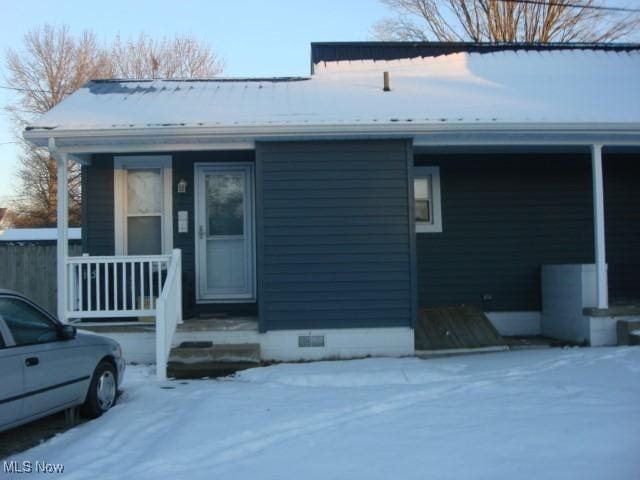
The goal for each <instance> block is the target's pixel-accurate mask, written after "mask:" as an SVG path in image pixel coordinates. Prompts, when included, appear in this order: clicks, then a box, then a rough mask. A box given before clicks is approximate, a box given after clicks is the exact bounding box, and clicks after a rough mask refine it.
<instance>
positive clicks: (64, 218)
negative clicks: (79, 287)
mask: <svg viewBox="0 0 640 480" xmlns="http://www.w3.org/2000/svg"><path fill="white" fill-rule="evenodd" d="M49 152H50V153H51V155H52V156H53V158H54V159H55V160H56V164H57V166H58V180H57V182H58V209H57V210H58V211H57V217H58V218H57V227H58V235H57V266H56V271H57V286H58V291H57V304H58V311H57V313H58V319H59V320H60V321H61V322H64V323H67V318H66V302H67V275H66V266H67V257H68V256H69V241H68V226H69V178H68V177H69V173H68V172H69V170H68V164H69V161H68V158H67V154H66V153H63V152H60V151H59V150H58V147H57V146H56V141H55V139H54V138H53V137H51V138H49Z"/></svg>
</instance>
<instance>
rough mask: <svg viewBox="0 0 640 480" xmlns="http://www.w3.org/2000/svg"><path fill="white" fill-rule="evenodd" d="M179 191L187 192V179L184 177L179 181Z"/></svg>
mask: <svg viewBox="0 0 640 480" xmlns="http://www.w3.org/2000/svg"><path fill="white" fill-rule="evenodd" d="M178 193H187V181H186V180H185V179H184V178H181V179H180V181H179V182H178Z"/></svg>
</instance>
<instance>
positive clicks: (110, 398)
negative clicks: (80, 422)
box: [81, 361, 118, 418]
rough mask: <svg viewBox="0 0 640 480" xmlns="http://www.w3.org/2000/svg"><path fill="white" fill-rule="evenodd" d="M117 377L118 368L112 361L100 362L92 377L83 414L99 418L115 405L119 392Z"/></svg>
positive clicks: (82, 410) (83, 406)
mask: <svg viewBox="0 0 640 480" xmlns="http://www.w3.org/2000/svg"><path fill="white" fill-rule="evenodd" d="M116 379H117V377H116V369H115V368H114V366H113V365H111V363H109V362H106V361H103V362H100V363H99V364H98V366H97V367H96V370H95V371H94V372H93V377H91V385H89V392H88V393H87V399H86V400H85V402H84V404H83V405H82V408H81V413H82V415H84V416H85V417H89V418H98V417H99V416H100V415H102V414H103V413H104V412H106V411H107V410H109V409H110V408H111V407H113V405H114V404H115V403H116V395H117V392H118V381H117V380H116Z"/></svg>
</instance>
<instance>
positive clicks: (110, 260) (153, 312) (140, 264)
mask: <svg viewBox="0 0 640 480" xmlns="http://www.w3.org/2000/svg"><path fill="white" fill-rule="evenodd" d="M65 268H66V273H67V276H66V280H67V292H68V298H67V302H66V308H65V317H66V319H67V320H68V319H73V318H125V317H155V327H156V371H157V376H158V379H161V380H164V379H166V378H167V372H166V371H167V360H168V357H169V351H170V349H171V342H172V340H173V335H174V333H175V331H176V326H177V325H178V324H179V323H182V257H181V253H180V250H177V249H176V250H173V252H172V254H171V255H144V256H113V257H106V256H105V257H103V256H96V257H91V256H81V257H68V258H67V261H66V266H65Z"/></svg>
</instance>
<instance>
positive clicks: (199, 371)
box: [167, 341, 260, 378]
mask: <svg viewBox="0 0 640 480" xmlns="http://www.w3.org/2000/svg"><path fill="white" fill-rule="evenodd" d="M258 366H260V345H259V344H257V343H237V344H220V345H214V344H213V343H212V342H207V341H200V342H183V343H181V344H180V345H179V346H177V347H174V348H172V349H171V352H170V353H169V362H168V364H167V374H168V376H169V377H173V378H202V377H220V376H225V375H230V374H231V373H234V372H237V371H238V370H245V369H247V368H252V367H258Z"/></svg>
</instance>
